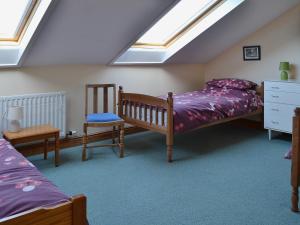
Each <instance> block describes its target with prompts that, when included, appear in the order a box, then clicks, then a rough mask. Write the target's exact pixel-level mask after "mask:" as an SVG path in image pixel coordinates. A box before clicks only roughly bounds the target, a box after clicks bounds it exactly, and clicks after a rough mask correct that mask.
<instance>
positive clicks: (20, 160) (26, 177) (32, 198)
mask: <svg viewBox="0 0 300 225" xmlns="http://www.w3.org/2000/svg"><path fill="white" fill-rule="evenodd" d="M68 200H69V197H68V196H66V195H64V194H63V193H61V192H60V191H59V190H58V188H57V187H56V186H54V185H53V184H52V183H51V182H50V181H48V180H47V179H46V178H45V177H44V176H43V175H42V174H41V173H40V172H39V171H38V170H37V168H36V167H35V166H34V165H33V164H32V163H30V162H29V161H28V160H27V159H25V158H24V157H23V156H22V155H21V154H20V153H18V152H17V151H16V150H15V149H14V148H13V147H12V146H11V145H10V144H9V143H8V142H7V141H5V140H3V139H0V219H2V218H4V217H8V216H11V215H14V214H17V213H20V212H24V211H26V210H30V209H34V208H36V207H42V206H43V207H47V206H54V205H56V204H59V203H62V202H66V201H68Z"/></svg>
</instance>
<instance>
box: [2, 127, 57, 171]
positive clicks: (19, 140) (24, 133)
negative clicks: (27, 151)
mask: <svg viewBox="0 0 300 225" xmlns="http://www.w3.org/2000/svg"><path fill="white" fill-rule="evenodd" d="M59 133H60V130H59V129H57V128H54V127H52V126H51V125H41V126H35V127H30V128H24V129H22V130H21V131H20V132H3V137H4V138H5V139H6V140H7V141H9V142H10V143H11V144H12V145H13V146H15V145H17V144H24V143H28V142H33V141H38V140H44V159H47V158H48V140H49V138H54V140H55V147H54V151H55V166H59Z"/></svg>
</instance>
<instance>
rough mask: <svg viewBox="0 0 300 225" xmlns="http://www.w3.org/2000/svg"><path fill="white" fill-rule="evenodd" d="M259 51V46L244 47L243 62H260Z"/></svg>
mask: <svg viewBox="0 0 300 225" xmlns="http://www.w3.org/2000/svg"><path fill="white" fill-rule="evenodd" d="M260 54H261V51H260V46H259V45H254V46H244V47H243V56H244V61H248V60H260V59H261V56H260Z"/></svg>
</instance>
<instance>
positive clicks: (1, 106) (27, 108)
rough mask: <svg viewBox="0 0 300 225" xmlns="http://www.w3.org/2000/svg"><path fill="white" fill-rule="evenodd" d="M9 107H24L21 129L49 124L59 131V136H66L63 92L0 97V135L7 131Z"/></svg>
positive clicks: (64, 97) (64, 96)
mask: <svg viewBox="0 0 300 225" xmlns="http://www.w3.org/2000/svg"><path fill="white" fill-rule="evenodd" d="M10 106H23V107H24V119H23V120H22V121H21V122H22V127H24V128H25V127H31V126H36V125H42V124H51V125H52V126H54V127H56V128H59V129H60V131H61V133H60V135H61V136H64V135H65V134H66V94H65V92H53V93H44V94H28V95H19V96H0V125H1V126H0V134H1V133H2V131H4V130H7V129H8V121H7V119H6V116H7V110H8V108H9V107H10Z"/></svg>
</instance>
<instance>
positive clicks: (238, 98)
mask: <svg viewBox="0 0 300 225" xmlns="http://www.w3.org/2000/svg"><path fill="white" fill-rule="evenodd" d="M164 98H166V97H164ZM262 105H263V103H262V100H261V98H260V97H259V96H258V95H257V94H256V93H255V91H254V90H237V89H226V88H217V87H214V86H207V87H206V88H204V89H203V90H199V91H193V92H186V93H183V94H178V95H174V112H173V113H174V131H175V133H182V132H185V131H188V130H192V129H195V128H197V127H199V126H201V125H204V124H208V123H211V122H214V121H217V120H220V119H224V118H229V117H236V116H241V115H244V114H247V113H251V112H254V111H256V110H258V109H259V108H260V107H262Z"/></svg>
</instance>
